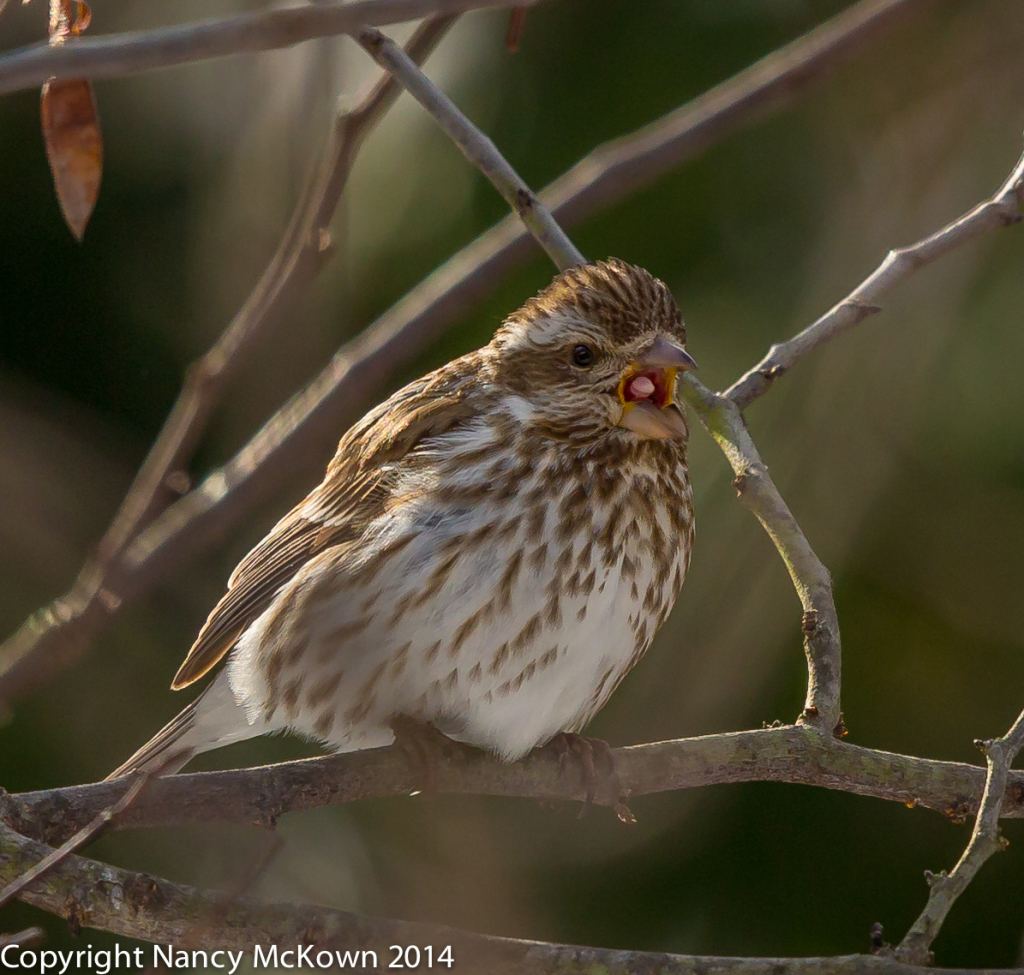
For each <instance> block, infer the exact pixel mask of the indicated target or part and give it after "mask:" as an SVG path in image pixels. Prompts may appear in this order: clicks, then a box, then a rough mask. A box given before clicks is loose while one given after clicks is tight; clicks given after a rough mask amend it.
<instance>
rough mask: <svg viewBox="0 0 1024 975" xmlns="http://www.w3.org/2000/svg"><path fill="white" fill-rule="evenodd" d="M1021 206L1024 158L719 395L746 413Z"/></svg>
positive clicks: (1010, 220)
mask: <svg viewBox="0 0 1024 975" xmlns="http://www.w3.org/2000/svg"><path fill="white" fill-rule="evenodd" d="M1022 202H1024V155H1022V156H1021V157H1020V159H1019V160H1018V161H1017V165H1016V166H1015V167H1014V169H1013V171H1012V172H1011V173H1010V175H1009V176H1008V177H1007V178H1006V181H1005V182H1004V183H1003V185H1002V186H1000V187H999V189H998V190H997V191H996V192H995V193H994V194H993V195H992V196H991V197H990V198H989V199H988V200H985V201H984V202H982V203H979V204H978V205H977V206H976V207H973V208H972V209H971V210H968V211H967V213H965V214H964V215H963V216H961V217H958V218H957V219H956V220H954V221H952V222H951V223H948V224H946V226H945V227H943V228H942V229H941V230H937V231H936V232H935V233H933V234H929V235H928V236H927V237H924V238H922V239H921V240H919V241H917V243H915V244H910V245H909V246H907V247H899V248H897V249H896V250H891V251H889V253H888V254H887V255H886V257H885V260H883V261H882V263H881V264H879V265H878V267H877V268H876V269H875V270H874V271H872V272H871V274H869V275H868V276H867V277H866V278H865V279H864V280H863V281H862V282H861V283H860V284H858V285H857V287H856V288H854V289H853V291H851V292H850V293H849V294H848V295H847V296H846V297H845V298H844V299H843V300H842V301H840V302H839V304H838V305H835V306H834V307H833V308H831V309H829V311H827V312H825V314H824V315H822V316H821V318H819V319H818V320H817V321H816V322H813V323H812V324H810V325H808V326H807V328H805V329H804V330H803V331H802V332H798V333H797V334H796V335H794V336H793V337H792V338H791V339H788V340H787V341H785V342H781V343H779V344H778V345H773V346H772V347H771V348H770V349H769V350H768V354H767V355H765V357H764V358H763V359H762V360H761V361H760V362H759V363H758V364H757V365H756V366H754V367H753V369H751V370H750V371H749V372H747V373H746V374H745V375H743V376H742V377H741V378H740V379H738V380H737V381H736V382H735V383H733V384H732V385H731V386H730V387H729V388H728V389H727V390H726V391H725V393H724V395H725V396H728V397H729V398H730V399H731V400H732V401H733V402H734V403H736V405H737V406H739V408H740V409H741V410H742V409H745V408H746V407H747V406H749V405H750V404H751V403H752V402H753V401H754V400H755V399H757V398H758V397H759V396H763V395H764V394H765V393H766V392H768V390H769V389H770V388H771V385H772V383H773V382H774V381H775V380H776V379H778V378H779V376H781V375H783V374H784V373H785V372H786V371H787V370H788V369H789V368H790V366H792V365H793V364H794V363H795V362H796V361H797V360H798V359H801V358H802V357H803V356H805V355H807V354H808V353H809V352H813V351H814V350H815V349H816V348H818V346H819V345H822V344H823V343H825V342H827V341H828V340H829V339H831V338H834V337H835V336H836V335H838V334H839V333H840V332H845V331H846V330H847V329H848V328H852V327H853V326H854V325H859V324H860V323H861V322H862V321H864V319H865V318H868V317H870V316H871V315H874V314H877V313H878V312H880V311H881V310H882V309H881V308H880V307H879V305H878V304H877V302H878V299H879V298H880V297H881V296H882V294H883V293H884V292H886V291H888V290H889V289H890V288H892V287H893V286H894V285H896V284H899V283H900V282H902V281H905V280H906V279H907V278H909V277H910V276H911V275H912V274H913V273H914V272H915V271H918V270H919V269H920V268H922V267H924V266H925V265H926V264H931V263H932V262H933V261H937V260H938V259H939V258H940V257H944V256H945V255H946V254H948V253H950V251H953V250H956V249H957V248H958V247H962V246H963V245H964V244H966V243H967V242H968V241H970V240H974V239H975V238H976V237H981V236H982V235H983V234H988V233H991V232H992V231H993V230H997V229H999V228H1000V227H1009V226H1012V225H1013V224H1016V223H1020V221H1021V213H1020V206H1021V203H1022Z"/></svg>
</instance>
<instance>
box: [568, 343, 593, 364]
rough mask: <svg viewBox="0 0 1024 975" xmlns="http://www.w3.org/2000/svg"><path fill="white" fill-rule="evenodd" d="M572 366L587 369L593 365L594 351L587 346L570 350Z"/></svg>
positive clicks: (579, 346)
mask: <svg viewBox="0 0 1024 975" xmlns="http://www.w3.org/2000/svg"><path fill="white" fill-rule="evenodd" d="M572 361H573V365H576V366H579V367H580V368H581V369H587V368H589V367H590V366H592V365H593V364H594V350H593V349H592V348H591V347H590V346H589V345H577V346H576V347H575V348H574V349H573V350H572Z"/></svg>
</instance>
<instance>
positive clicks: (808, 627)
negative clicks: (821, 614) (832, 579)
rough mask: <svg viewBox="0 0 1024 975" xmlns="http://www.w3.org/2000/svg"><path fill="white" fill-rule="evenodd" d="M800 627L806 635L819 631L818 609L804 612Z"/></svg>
mask: <svg viewBox="0 0 1024 975" xmlns="http://www.w3.org/2000/svg"><path fill="white" fill-rule="evenodd" d="M800 629H801V630H803V633H804V636H811V635H813V634H814V633H816V632H817V631H818V611H817V610H816V609H809V610H807V612H805V613H804V615H803V616H802V617H801V618H800ZM840 717H842V716H840Z"/></svg>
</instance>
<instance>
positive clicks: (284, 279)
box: [0, 16, 455, 700]
mask: <svg viewBox="0 0 1024 975" xmlns="http://www.w3.org/2000/svg"><path fill="white" fill-rule="evenodd" d="M454 22H455V17H454V16H442V17H432V18H431V19H429V20H427V21H424V22H423V23H422V24H421V25H420V26H419V27H418V28H417V29H416V31H415V32H414V34H413V36H412V37H411V38H410V40H409V44H408V54H407V57H409V58H410V59H411V60H412V61H414V62H423V61H425V60H426V59H427V58H428V57H429V56H430V54H431V53H432V52H433V50H434V49H435V48H436V46H437V44H438V43H439V42H440V40H441V38H442V37H444V35H445V34H446V33H447V32H448V30H449V29H450V28H451V25H452V24H453V23H454ZM401 90H402V89H401V86H400V85H398V84H397V83H396V82H395V81H394V80H393V79H392V78H391V76H390V75H385V76H384V77H383V78H381V79H380V80H379V81H378V82H377V83H376V84H375V85H373V86H372V88H371V89H370V90H369V91H368V92H367V93H366V94H365V95H364V96H363V97H362V98H359V99H358V101H357V104H356V106H355V107H354V108H352V109H350V110H345V111H341V112H340V113H339V114H338V115H337V116H336V117H335V118H334V119H333V120H332V122H331V126H330V129H329V131H328V136H327V144H326V145H325V147H324V150H323V152H322V154H321V158H320V161H319V163H318V165H317V167H316V169H315V170H314V172H313V174H312V176H311V177H310V180H309V182H308V183H307V185H306V187H305V189H304V190H303V192H302V194H301V196H300V198H299V202H298V204H297V205H296V208H295V212H294V213H293V214H292V217H291V220H290V221H289V224H288V227H287V229H286V230H285V233H284V235H283V237H282V238H281V242H280V244H279V245H278V248H277V251H276V253H275V254H274V256H273V258H272V259H271V261H270V263H269V264H268V265H267V267H266V269H265V270H264V272H263V274H262V276H261V277H260V280H259V281H258V282H257V284H256V287H255V288H254V289H253V291H252V293H251V294H250V295H249V298H248V299H247V300H246V302H245V304H244V305H243V306H242V308H241V310H240V311H239V312H238V314H237V315H236V316H235V317H234V319H233V320H232V321H231V323H230V324H229V325H228V327H227V328H226V329H225V330H224V332H223V333H222V334H221V336H220V337H219V338H218V339H217V341H216V343H214V345H213V347H212V348H211V349H210V350H209V351H208V352H207V353H206V354H205V355H204V356H203V357H202V358H201V359H200V360H199V361H198V362H195V363H193V364H192V365H191V366H190V367H189V369H188V371H187V372H186V375H185V383H184V386H183V388H182V390H181V392H180V393H179V395H178V399H177V401H176V402H175V404H174V407H173V408H172V410H171V413H170V415H169V416H168V418H167V420H166V421H165V422H164V426H163V429H162V430H161V431H160V433H159V435H158V436H157V439H156V441H155V443H154V444H153V446H152V447H151V448H150V451H149V454H148V455H147V457H146V459H145V461H144V462H143V464H142V467H141V468H140V469H139V472H138V474H137V475H136V477H135V480H134V481H133V482H132V485H131V487H130V488H129V490H128V493H127V495H126V496H125V499H124V501H123V502H122V503H121V507H120V509H119V510H118V512H117V514H116V515H115V516H114V520H113V521H112V522H111V524H110V527H109V528H108V529H107V530H106V532H105V533H104V535H103V538H102V539H101V540H100V543H99V545H98V547H97V552H96V557H95V559H90V560H89V561H88V562H87V563H86V564H85V566H83V568H82V570H81V571H80V572H79V574H78V578H77V579H76V580H75V583H74V585H73V586H72V588H71V590H70V591H69V592H67V593H65V594H64V595H63V596H60V597H58V598H57V599H55V600H54V601H53V602H51V603H50V604H49V605H48V606H45V607H43V608H42V609H41V610H39V611H37V612H36V613H34V614H33V615H32V616H31V617H30V618H29V619H28V620H27V621H26V622H25V623H24V624H23V625H22V626H21V627H20V628H19V629H18V630H17V631H16V632H15V633H14V634H13V635H12V636H11V637H9V638H8V639H7V640H6V641H5V642H4V643H3V645H0V698H6V699H8V700H10V699H13V698H16V697H21V696H23V695H25V694H27V693H28V692H30V691H31V690H32V689H33V688H34V687H38V686H39V685H40V684H42V683H43V682H45V681H46V680H47V679H48V678H49V677H50V676H51V675H52V674H53V673H55V672H56V671H57V670H59V669H60V668H62V667H65V666H67V665H68V664H69V663H71V662H72V661H73V660H75V659H77V657H78V656H79V654H80V653H81V652H82V651H83V650H84V649H85V646H86V644H87V642H88V639H89V638H90V637H91V636H92V634H93V633H94V632H95V631H96V630H97V629H98V628H100V627H102V626H103V624H104V622H105V621H106V618H107V616H108V614H110V613H112V612H113V611H114V610H116V608H117V607H118V606H119V605H120V603H121V600H122V598H123V597H122V593H123V592H124V590H125V589H126V588H127V587H128V585H129V582H128V580H127V578H126V576H128V575H130V563H126V561H125V559H124V555H125V552H126V550H127V549H128V547H129V546H130V545H131V543H132V542H133V540H134V539H135V538H136V537H137V536H138V534H139V532H140V531H141V530H142V529H144V528H145V527H146V525H147V524H149V523H150V522H151V521H152V519H153V516H154V515H155V514H156V513H157V511H158V510H159V509H160V508H161V507H163V506H165V505H166V503H167V499H168V495H169V494H170V493H171V491H170V488H169V487H168V484H169V482H170V481H171V480H172V478H174V477H179V478H185V476H186V475H185V473H184V471H183V468H184V467H186V466H187V464H188V459H189V457H190V456H191V454H192V452H193V451H194V449H195V447H196V445H197V444H198V442H199V440H200V438H201V436H202V433H203V431H204V430H205V429H206V425H207V422H208V421H209V419H210V416H211V415H212V414H213V411H214V409H215V408H216V406H217V403H218V401H219V398H220V394H221V392H222V390H223V389H224V387H225V386H226V384H227V383H228V382H229V381H230V379H231V377H232V376H233V375H234V374H235V373H236V372H237V371H238V369H239V368H240V366H241V364H242V362H243V359H244V357H245V355H246V353H247V352H249V351H250V350H251V349H252V347H253V346H254V345H256V343H257V342H259V341H261V340H262V339H263V338H265V337H266V336H267V335H268V334H270V333H272V332H273V331H274V330H275V329H277V328H278V327H279V326H280V325H281V324H282V323H283V322H284V321H285V320H286V318H287V311H288V310H289V309H290V307H291V306H292V305H293V304H294V302H295V301H296V300H297V299H298V298H299V297H301V295H303V294H304V293H305V292H306V290H307V289H308V287H309V285H310V283H311V282H312V281H313V279H314V278H315V277H316V276H317V274H319V272H320V270H321V269H322V268H323V267H324V265H325V263H326V258H327V257H328V256H329V255H330V253H331V239H330V233H329V232H328V229H327V228H328V226H329V224H330V222H331V218H332V217H333V215H334V211H335V209H336V208H337V206H338V201H339V200H340V198H341V194H342V192H343V191H344V188H345V184H346V183H347V181H348V176H349V173H350V172H351V170H352V165H353V163H354V162H355V158H356V154H357V153H358V151H359V149H360V147H361V146H362V144H363V142H364V141H365V139H366V137H367V136H368V135H369V134H370V132H371V131H372V130H373V129H374V128H375V127H376V125H377V123H378V122H379V121H380V120H381V119H382V118H383V117H384V115H385V114H387V111H388V109H390V108H391V106H392V105H393V104H394V103H395V100H396V99H397V98H398V95H399V93H400V92H401Z"/></svg>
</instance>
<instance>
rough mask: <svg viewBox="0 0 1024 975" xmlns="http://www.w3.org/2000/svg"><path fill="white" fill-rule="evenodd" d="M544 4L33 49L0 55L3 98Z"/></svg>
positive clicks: (503, 3)
mask: <svg viewBox="0 0 1024 975" xmlns="http://www.w3.org/2000/svg"><path fill="white" fill-rule="evenodd" d="M538 2H539V0H350V2H347V3H323V4H304V5H301V6H298V7H284V8H274V9H271V10H263V11H260V12H258V13H245V14H236V15H234V16H232V17H220V18H216V19H212V20H200V21H194V22H192V23H188V24H179V25H177V26H175V27H157V28H153V29H151V30H140V31H124V32H122V33H119V34H110V35H108V36H106V37H103V36H99V37H97V36H95V35H94V36H92V37H88V38H79V39H76V40H75V42H74V43H68V44H64V45H62V46H60V47H50V46H49V45H47V44H45V43H39V44H33V45H31V46H30V47H23V48H20V49H18V50H16V51H11V52H9V53H7V54H4V55H2V56H0V94H4V93H6V92H10V91H17V90H19V89H21V88H38V87H39V86H40V85H41V84H43V82H45V81H46V80H47V79H48V78H115V77H120V76H123V75H130V74H138V73H139V72H141V71H152V70H153V69H155V68H167V67H171V66H172V65H176V64H190V63H192V62H195V61H205V60H207V59H209V58H219V57H223V56H224V55H227V54H245V53H252V52H256V51H270V50H274V49H276V48H282V47H291V46H292V45H294V44H300V43H302V42H303V41H310V40H314V39H315V38H318V37H330V36H332V35H336V34H347V33H351V32H352V31H353V30H356V29H357V28H359V27H361V26H362V25H364V24H396V23H401V22H403V21H408V20H419V19H420V18H421V17H432V16H436V15H439V14H458V13H464V12H465V11H467V10H479V9H483V8H490V7H511V6H513V5H515V6H524V5H527V6H529V5H532V4H535V3H538Z"/></svg>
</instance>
